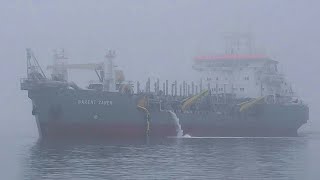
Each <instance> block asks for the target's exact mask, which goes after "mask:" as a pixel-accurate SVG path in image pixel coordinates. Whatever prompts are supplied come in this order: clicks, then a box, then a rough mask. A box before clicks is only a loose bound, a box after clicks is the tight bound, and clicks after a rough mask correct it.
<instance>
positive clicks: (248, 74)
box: [193, 54, 293, 98]
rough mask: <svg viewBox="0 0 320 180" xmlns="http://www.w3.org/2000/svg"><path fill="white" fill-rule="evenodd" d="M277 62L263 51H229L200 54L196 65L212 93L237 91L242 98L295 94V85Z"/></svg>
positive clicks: (233, 92) (235, 92)
mask: <svg viewBox="0 0 320 180" xmlns="http://www.w3.org/2000/svg"><path fill="white" fill-rule="evenodd" d="M277 64H278V62H277V61H274V60H272V59H270V58H268V57H266V56H262V55H252V54H250V55H239V54H227V55H223V56H209V57H207V56H206V57H197V58H196V59H195V64H194V66H193V68H194V69H195V70H197V71H199V72H201V76H202V82H203V86H204V87H205V88H210V90H211V93H216V94H235V95H236V97H240V98H246V97H248V98H257V97H261V96H266V95H273V96H274V97H276V96H292V94H293V92H292V89H291V86H290V85H289V84H288V83H287V82H286V80H285V78H284V75H283V74H281V73H280V72H279V71H278V68H277ZM206 86H207V87H206Z"/></svg>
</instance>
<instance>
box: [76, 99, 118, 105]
mask: <svg viewBox="0 0 320 180" xmlns="http://www.w3.org/2000/svg"><path fill="white" fill-rule="evenodd" d="M78 104H83V105H104V106H112V101H108V100H90V99H79V100H78Z"/></svg>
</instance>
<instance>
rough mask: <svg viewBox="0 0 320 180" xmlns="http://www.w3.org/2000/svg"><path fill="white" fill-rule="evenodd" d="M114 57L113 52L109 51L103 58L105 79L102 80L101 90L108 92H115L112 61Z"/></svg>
mask: <svg viewBox="0 0 320 180" xmlns="http://www.w3.org/2000/svg"><path fill="white" fill-rule="evenodd" d="M115 57H116V53H115V51H114V50H109V51H108V52H107V54H106V56H105V62H104V66H105V68H104V69H105V70H106V71H105V78H104V79H103V90H104V91H108V92H116V84H115V80H114V64H113V59H114V58H115Z"/></svg>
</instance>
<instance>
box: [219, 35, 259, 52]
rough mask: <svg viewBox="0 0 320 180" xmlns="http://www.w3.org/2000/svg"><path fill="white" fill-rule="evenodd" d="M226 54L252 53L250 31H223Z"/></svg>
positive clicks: (252, 46) (252, 43)
mask: <svg viewBox="0 0 320 180" xmlns="http://www.w3.org/2000/svg"><path fill="white" fill-rule="evenodd" d="M224 41H225V53H226V54H243V53H245V54H253V53H254V42H253V41H254V40H253V35H252V34H251V33H225V34H224Z"/></svg>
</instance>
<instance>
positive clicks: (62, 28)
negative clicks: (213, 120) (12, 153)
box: [0, 0, 320, 136]
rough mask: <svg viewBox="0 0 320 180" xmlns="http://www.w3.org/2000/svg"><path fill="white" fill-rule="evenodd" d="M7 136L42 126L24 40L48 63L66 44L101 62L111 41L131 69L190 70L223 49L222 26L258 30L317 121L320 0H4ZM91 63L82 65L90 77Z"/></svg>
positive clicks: (0, 41)
mask: <svg viewBox="0 0 320 180" xmlns="http://www.w3.org/2000/svg"><path fill="white" fill-rule="evenodd" d="M0 3H1V4H0V23H1V24H0V58H1V66H0V73H1V74H0V79H1V89H0V96H1V101H0V108H1V111H0V112H1V121H0V123H1V126H0V127H1V128H0V130H1V132H0V134H1V135H2V136H14V135H16V134H22V135H25V136H36V135H37V130H36V124H35V121H34V118H33V116H32V115H31V101H30V100H29V99H28V97H27V92H25V91H20V84H19V80H20V78H22V77H25V76H26V55H25V48H26V47H30V48H32V49H33V51H34V53H35V55H36V56H37V58H38V59H39V62H40V64H41V65H42V66H43V67H45V66H46V65H48V64H49V63H50V62H51V60H52V59H51V57H52V50H53V49H55V48H65V49H66V52H67V55H68V56H69V58H70V60H69V61H70V62H72V63H87V62H99V61H102V60H103V56H104V54H105V52H106V49H114V50H115V51H116V52H117V58H116V63H117V64H118V65H119V66H120V67H122V68H123V69H124V70H125V73H126V76H127V78H130V79H133V80H138V79H143V80H144V79H146V78H147V77H148V76H157V77H160V78H161V79H178V80H182V79H190V78H193V77H194V75H193V73H192V72H191V65H192V59H193V57H194V56H198V55H212V54H215V53H219V52H223V49H222V48H223V45H222V43H223V42H222V39H221V36H222V33H224V32H251V33H253V34H254V36H255V40H256V47H257V48H259V49H260V50H261V51H263V52H265V53H266V54H268V55H269V56H270V57H272V58H274V59H275V60H277V61H279V62H280V64H281V66H282V69H283V71H284V72H285V73H286V74H287V78H288V79H289V81H290V82H292V83H293V87H294V90H295V91H296V92H297V93H298V94H299V95H300V96H301V97H302V98H303V99H304V100H305V101H306V102H307V103H308V104H309V106H310V121H309V124H308V125H307V126H308V127H304V128H305V129H308V130H317V129H319V128H320V123H319V122H317V115H318V114H317V110H318V108H319V102H320V96H319V92H320V84H319V83H318V79H317V77H319V75H320V73H319V72H318V68H319V65H320V63H319V60H320V58H319V57H320V55H319V52H318V51H319V44H320V34H319V32H320V25H319V23H318V19H319V18H320V11H319V9H318V7H320V3H319V2H318V1H311V0H310V1H294V0H281V1H279V0H268V1H257V0H242V1H237V0H234V1H231V0H230V1H214V0H198V1H195V0H161V1H149V0H135V1H132V0H127V1H125V0H122V1H119V0H115V1H99V0H96V1H94V0H91V1H65V0H64V1H62V0H55V1H41V0H34V1H11V0H8V1H6V0H2V1H1V2H0ZM89 77H90V78H95V77H94V74H93V73H92V72H83V73H82V72H74V74H73V75H71V78H73V79H75V81H76V82H79V83H81V82H84V81H87V80H88V79H90V78H89Z"/></svg>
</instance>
